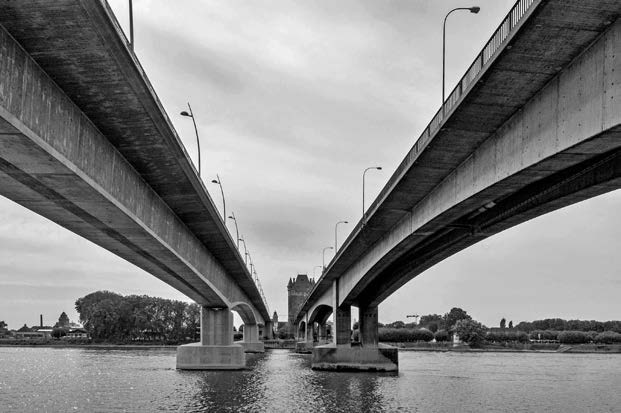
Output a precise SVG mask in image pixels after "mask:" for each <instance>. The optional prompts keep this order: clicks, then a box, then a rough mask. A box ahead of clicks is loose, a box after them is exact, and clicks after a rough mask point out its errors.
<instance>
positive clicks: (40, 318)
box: [39, 314, 43, 328]
mask: <svg viewBox="0 0 621 413" xmlns="http://www.w3.org/2000/svg"><path fill="white" fill-rule="evenodd" d="M39 320H40V321H41V326H40V327H41V328H43V314H40V315H39Z"/></svg>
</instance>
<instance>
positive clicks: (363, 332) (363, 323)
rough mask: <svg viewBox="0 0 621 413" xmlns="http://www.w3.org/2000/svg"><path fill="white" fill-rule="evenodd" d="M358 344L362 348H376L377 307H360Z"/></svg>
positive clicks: (377, 334) (377, 335) (377, 336)
mask: <svg viewBox="0 0 621 413" xmlns="http://www.w3.org/2000/svg"><path fill="white" fill-rule="evenodd" d="M359 319H360V322H359V323H360V343H362V346H363V347H377V345H378V343H379V340H378V338H379V333H378V328H377V306H373V307H367V306H360V312H359Z"/></svg>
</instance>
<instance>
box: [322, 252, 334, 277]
mask: <svg viewBox="0 0 621 413" xmlns="http://www.w3.org/2000/svg"><path fill="white" fill-rule="evenodd" d="M333 249H334V247H325V248H324V249H323V252H322V253H321V254H322V263H323V270H322V272H323V271H325V270H326V250H333Z"/></svg>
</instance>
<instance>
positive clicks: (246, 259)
mask: <svg viewBox="0 0 621 413" xmlns="http://www.w3.org/2000/svg"><path fill="white" fill-rule="evenodd" d="M237 241H241V242H243V243H244V262H245V263H246V265H248V248H246V241H245V240H244V239H243V238H237Z"/></svg>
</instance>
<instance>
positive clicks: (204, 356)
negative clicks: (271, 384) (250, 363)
mask: <svg viewBox="0 0 621 413" xmlns="http://www.w3.org/2000/svg"><path fill="white" fill-rule="evenodd" d="M177 368H178V369H180V370H241V369H244V368H246V355H245V353H244V349H243V347H242V346H240V345H237V344H232V345H228V346H213V345H212V346H203V345H201V343H192V344H185V345H183V346H179V347H178V348H177Z"/></svg>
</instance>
